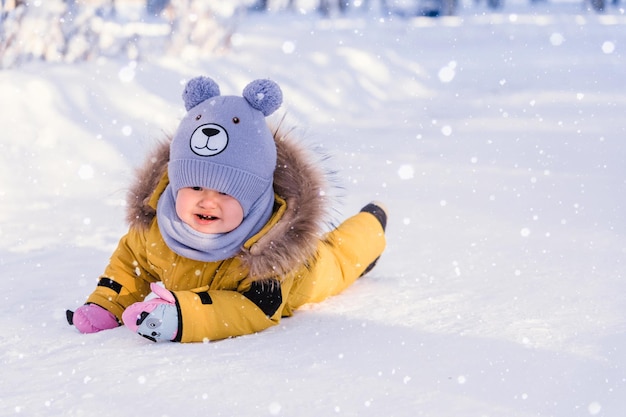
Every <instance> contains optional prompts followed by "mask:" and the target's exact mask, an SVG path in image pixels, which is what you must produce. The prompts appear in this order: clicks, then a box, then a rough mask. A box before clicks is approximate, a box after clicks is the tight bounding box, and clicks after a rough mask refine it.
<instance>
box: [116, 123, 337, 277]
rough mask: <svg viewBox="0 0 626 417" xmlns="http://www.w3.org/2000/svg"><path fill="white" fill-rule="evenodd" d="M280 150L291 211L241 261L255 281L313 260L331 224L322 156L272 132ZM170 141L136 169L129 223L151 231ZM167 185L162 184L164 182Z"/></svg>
mask: <svg viewBox="0 0 626 417" xmlns="http://www.w3.org/2000/svg"><path fill="white" fill-rule="evenodd" d="M271 130H272V131H273V132H274V141H275V143H276V150H277V166H276V171H275V173H274V192H275V193H276V194H277V195H278V196H280V197H281V198H282V199H284V200H285V201H286V204H287V207H286V210H285V212H284V213H283V215H282V216H281V217H280V219H279V220H278V222H277V223H276V224H275V225H274V226H273V227H272V228H271V229H269V230H268V231H267V233H265V234H264V235H263V236H261V237H260V238H259V239H258V240H257V241H256V242H255V243H254V244H253V245H252V246H251V247H250V248H249V249H242V251H241V252H240V253H239V255H238V256H239V257H240V258H241V260H242V264H243V265H244V267H245V268H247V269H248V273H249V276H250V278H252V279H253V280H262V279H266V278H271V277H283V276H286V275H288V274H289V273H290V272H292V271H293V270H294V269H295V268H298V267H300V266H302V265H304V264H306V263H307V261H310V260H311V259H312V258H313V257H314V256H315V255H316V250H317V245H318V243H319V241H320V239H321V238H322V234H323V231H324V230H325V228H326V226H327V225H328V224H330V223H331V222H330V218H329V202H328V197H327V196H328V195H329V194H328V190H327V189H326V188H327V186H328V181H327V176H328V175H330V174H329V173H326V172H325V170H324V169H323V168H322V157H320V155H317V154H316V153H315V152H314V151H311V150H309V149H308V148H306V147H305V146H304V145H302V144H300V143H298V141H297V140H295V139H294V138H292V136H293V133H294V130H293V129H291V130H287V129H285V128H282V127H279V128H276V129H271ZM169 143H170V141H169V140H166V141H163V142H161V143H159V144H158V145H157V146H156V148H155V150H154V151H153V153H152V154H151V155H149V157H148V158H147V160H146V161H145V163H144V164H143V165H142V166H141V167H139V169H137V171H136V175H135V181H134V183H133V184H132V185H131V187H130V189H129V192H128V195H127V217H126V219H127V221H128V223H129V224H130V226H131V227H132V228H139V229H148V228H149V227H150V225H151V224H152V221H153V220H154V218H155V215H156V205H155V204H154V201H156V200H155V198H154V197H155V196H153V193H154V192H155V190H162V188H163V187H162V186H160V184H159V183H160V182H161V181H162V180H163V178H164V176H165V174H166V173H167V164H168V161H169ZM161 185H162V184H161Z"/></svg>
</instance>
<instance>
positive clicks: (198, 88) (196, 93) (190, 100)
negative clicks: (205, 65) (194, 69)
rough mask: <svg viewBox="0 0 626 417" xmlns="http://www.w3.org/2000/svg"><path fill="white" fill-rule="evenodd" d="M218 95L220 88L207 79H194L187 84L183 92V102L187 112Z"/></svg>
mask: <svg viewBox="0 0 626 417" xmlns="http://www.w3.org/2000/svg"><path fill="white" fill-rule="evenodd" d="M219 95H220V87H219V86H218V85H217V83H216V82H215V81H213V80H212V79H211V78H209V77H196V78H192V79H191V80H189V82H187V85H186V86H185V91H183V101H184V102H185V109H187V111H189V110H191V109H192V108H194V107H196V106H197V105H198V104H200V103H202V102H203V101H205V100H207V99H209V98H211V97H215V96H219Z"/></svg>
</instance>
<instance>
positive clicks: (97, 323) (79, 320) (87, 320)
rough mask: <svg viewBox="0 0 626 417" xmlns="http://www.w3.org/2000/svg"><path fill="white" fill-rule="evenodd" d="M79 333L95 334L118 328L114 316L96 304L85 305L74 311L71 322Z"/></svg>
mask: <svg viewBox="0 0 626 417" xmlns="http://www.w3.org/2000/svg"><path fill="white" fill-rule="evenodd" d="M70 324H73V325H74V326H76V328H77V329H78V330H79V331H80V332H81V333H95V332H99V331H101V330H107V329H113V328H115V327H118V326H119V325H120V324H119V323H118V321H117V319H116V318H115V316H114V315H113V314H112V313H111V312H109V311H108V310H105V309H104V308H102V307H100V306H99V305H97V304H85V305H82V306H80V307H78V308H77V309H76V311H75V312H74V315H73V316H72V322H71V323H70Z"/></svg>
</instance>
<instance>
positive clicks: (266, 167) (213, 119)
mask: <svg viewBox="0 0 626 417" xmlns="http://www.w3.org/2000/svg"><path fill="white" fill-rule="evenodd" d="M183 101H184V103H185V108H186V109H187V114H186V115H185V116H184V118H183V119H182V120H181V122H180V125H179V127H178V129H177V130H176V133H175V134H174V137H173V139H172V143H171V145H170V162H169V165H168V174H169V179H170V185H171V186H172V189H173V190H172V191H173V193H174V195H176V193H177V192H178V190H180V189H181V188H184V187H203V188H208V189H214V190H217V191H219V192H222V193H225V194H228V195H230V196H232V197H234V198H235V199H237V200H238V201H239V203H240V204H241V206H242V208H243V210H244V216H246V215H247V213H248V212H249V210H250V208H251V207H252V205H253V204H254V203H255V201H257V200H258V199H259V198H260V197H261V196H262V195H264V194H267V193H268V192H273V191H272V180H273V176H274V169H275V167H276V145H275V143H274V138H273V135H272V133H271V132H270V130H269V128H268V126H267V123H266V120H265V117H266V116H269V115H270V114H272V113H274V112H275V111H276V110H277V109H278V108H279V107H280V105H281V104H282V92H281V90H280V87H278V85H277V84H276V83H274V82H273V81H270V80H255V81H252V82H251V83H250V84H248V85H247V86H246V88H245V89H244V90H243V96H242V97H238V96H222V95H220V90H219V86H218V85H217V83H216V82H215V81H213V80H212V79H211V78H208V77H196V78H194V79H191V80H190V81H189V82H188V83H187V85H186V87H185V91H184V92H183Z"/></svg>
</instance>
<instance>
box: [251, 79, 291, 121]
mask: <svg viewBox="0 0 626 417" xmlns="http://www.w3.org/2000/svg"><path fill="white" fill-rule="evenodd" d="M243 97H244V98H245V99H246V101H247V102H248V103H249V104H250V106H252V107H253V108H255V109H257V110H259V111H260V112H261V113H263V115H264V116H269V115H270V114H272V113H274V112H275V111H276V110H278V108H279V107H280V105H281V104H282V102H283V92H282V91H281V90H280V87H279V86H278V84H276V83H275V82H274V81H271V80H254V81H252V82H251V83H250V84H248V85H247V86H246V88H244V90H243Z"/></svg>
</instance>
